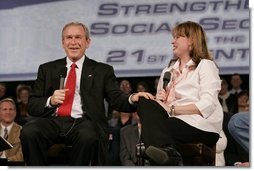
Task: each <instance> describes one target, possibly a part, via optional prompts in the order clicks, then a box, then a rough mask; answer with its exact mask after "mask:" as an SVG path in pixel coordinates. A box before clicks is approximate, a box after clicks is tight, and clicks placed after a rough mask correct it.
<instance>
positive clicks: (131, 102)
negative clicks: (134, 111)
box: [129, 93, 136, 105]
mask: <svg viewBox="0 0 254 171" xmlns="http://www.w3.org/2000/svg"><path fill="white" fill-rule="evenodd" d="M134 94H136V93H133V94H131V95H130V96H129V103H130V104H131V105H133V104H134V103H135V102H133V101H131V97H132V96H133V95H134Z"/></svg>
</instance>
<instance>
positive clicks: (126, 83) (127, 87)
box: [119, 80, 132, 95]
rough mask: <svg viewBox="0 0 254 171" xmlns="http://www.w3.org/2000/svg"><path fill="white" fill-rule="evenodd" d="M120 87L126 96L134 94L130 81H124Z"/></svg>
mask: <svg viewBox="0 0 254 171" xmlns="http://www.w3.org/2000/svg"><path fill="white" fill-rule="evenodd" d="M119 86H120V90H121V91H122V92H124V93H125V94H128V95H130V94H131V93H132V85H131V83H130V81H129V80H122V81H121V82H120V85H119Z"/></svg>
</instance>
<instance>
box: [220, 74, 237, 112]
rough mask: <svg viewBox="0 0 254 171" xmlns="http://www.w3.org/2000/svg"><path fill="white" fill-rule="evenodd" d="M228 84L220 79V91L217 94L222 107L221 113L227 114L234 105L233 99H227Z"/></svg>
mask: <svg viewBox="0 0 254 171" xmlns="http://www.w3.org/2000/svg"><path fill="white" fill-rule="evenodd" d="M229 95H230V94H229V92H228V82H227V81H226V80H225V79H223V78H222V79H221V90H220V92H219V100H220V103H221V105H222V109H223V112H229V108H230V107H231V106H232V104H234V101H233V100H234V99H232V98H229Z"/></svg>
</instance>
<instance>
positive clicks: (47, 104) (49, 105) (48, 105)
mask: <svg viewBox="0 0 254 171" xmlns="http://www.w3.org/2000/svg"><path fill="white" fill-rule="evenodd" d="M50 100H51V96H50V97H49V98H48V100H47V103H46V106H45V107H48V108H50V107H53V106H52V105H51V104H50Z"/></svg>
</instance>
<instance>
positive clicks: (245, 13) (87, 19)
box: [0, 0, 250, 81]
mask: <svg viewBox="0 0 254 171" xmlns="http://www.w3.org/2000/svg"><path fill="white" fill-rule="evenodd" d="M74 2H75V3H74ZM248 2H249V1H248V0H181V1H175V0H156V1H154V0H139V1H132V0H125V1H120V0H104V1H100V0H86V1H83V0H68V1H64V0H62V1H61V0H59V1H51V2H42V1H41V0H34V1H32V2H31V1H30V0H24V1H19V3H15V4H13V3H11V2H9V1H6V2H5V4H3V5H1V7H0V18H1V30H0V37H1V39H0V47H1V49H0V56H1V63H0V81H13V80H34V79H35V78H36V75H37V69H38V66H39V65H40V64H42V63H45V62H48V61H51V60H54V59H58V58H60V57H64V55H65V54H64V51H63V49H62V47H61V31H62V28H63V26H64V25H65V24H66V23H68V22H70V21H79V22H82V23H85V24H86V25H87V26H88V27H89V29H90V33H91V39H92V42H91V46H90V48H89V49H88V50H87V52H86V55H87V56H88V57H90V58H92V59H95V60H97V61H101V62H106V63H108V64H110V65H112V66H113V67H114V69H115V71H116V75H117V76H118V77H134V76H135V77H138V76H159V74H160V73H161V71H162V69H163V68H164V67H166V66H167V65H168V62H169V61H170V59H171V58H172V56H173V54H172V45H171V41H172V36H171V30H172V29H173V27H174V26H175V25H176V24H177V23H180V22H183V21H187V20H192V21H194V22H198V23H200V24H201V25H202V26H203V28H204V29H205V30H206V33H207V39H208V47H209V49H210V50H211V52H212V54H213V56H214V59H215V61H216V63H217V64H218V66H219V69H220V74H232V73H235V72H238V73H240V74H248V73H249V57H250V52H249V51H250V48H249V46H250V45H249V42H250V40H249V37H250V35H249V29H250V17H249V14H250V12H249V6H248ZM27 18H30V19H29V20H27ZM53 21H54V22H53ZM14 33H15V34H14ZM27 61H29V62H27Z"/></svg>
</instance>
